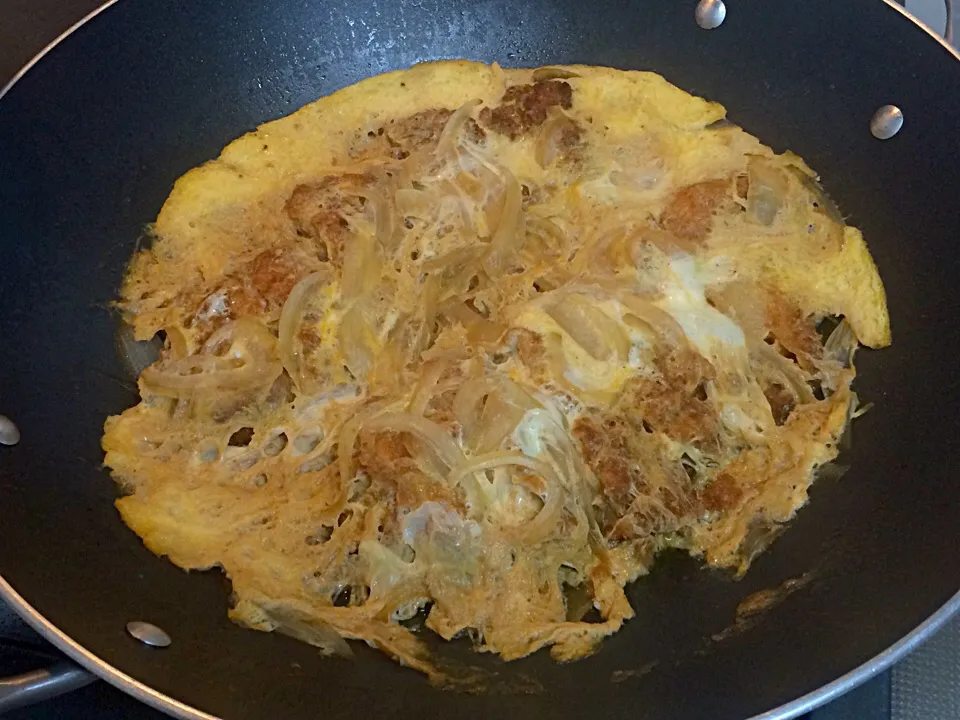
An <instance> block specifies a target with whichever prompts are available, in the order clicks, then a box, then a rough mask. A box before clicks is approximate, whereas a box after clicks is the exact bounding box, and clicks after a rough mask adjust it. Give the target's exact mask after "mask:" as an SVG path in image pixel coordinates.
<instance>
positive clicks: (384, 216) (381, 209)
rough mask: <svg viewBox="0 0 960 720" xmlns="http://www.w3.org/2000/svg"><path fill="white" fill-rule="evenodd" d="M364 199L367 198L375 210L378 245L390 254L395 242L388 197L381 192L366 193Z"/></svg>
mask: <svg viewBox="0 0 960 720" xmlns="http://www.w3.org/2000/svg"><path fill="white" fill-rule="evenodd" d="M363 197H364V198H366V200H367V202H368V203H369V204H370V207H371V208H372V209H373V217H374V226H375V236H376V241H377V244H379V245H380V247H382V248H383V249H384V250H386V251H388V252H389V251H391V250H393V249H394V247H395V243H394V241H393V229H394V224H393V212H392V211H391V209H390V204H389V203H388V202H387V199H386V197H384V195H383V194H382V193H379V192H372V191H369V192H365V193H364V194H363Z"/></svg>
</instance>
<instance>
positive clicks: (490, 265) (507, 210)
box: [483, 169, 524, 274]
mask: <svg viewBox="0 0 960 720" xmlns="http://www.w3.org/2000/svg"><path fill="white" fill-rule="evenodd" d="M503 176H504V188H503V195H504V197H503V210H502V211H501V213H500V222H499V223H498V224H497V230H496V232H495V233H494V234H493V238H491V240H490V251H489V253H488V254H487V257H486V259H485V260H484V263H483V264H484V267H486V268H487V270H488V271H489V272H491V274H499V273H501V272H503V271H504V270H507V269H508V268H507V267H506V264H507V262H508V261H509V259H510V258H511V257H512V256H513V255H514V254H515V253H516V252H517V251H518V250H519V246H520V244H521V242H522V239H523V236H522V232H523V227H524V223H523V220H524V218H523V192H522V191H521V189H520V183H519V182H517V178H515V177H514V175H513V173H512V172H510V171H509V170H506V169H504V170H503Z"/></svg>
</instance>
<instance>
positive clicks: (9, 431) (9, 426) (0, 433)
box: [0, 415, 20, 445]
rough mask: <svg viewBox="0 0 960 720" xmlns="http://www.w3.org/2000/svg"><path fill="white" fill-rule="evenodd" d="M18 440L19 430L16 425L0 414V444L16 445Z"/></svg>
mask: <svg viewBox="0 0 960 720" xmlns="http://www.w3.org/2000/svg"><path fill="white" fill-rule="evenodd" d="M18 442H20V431H19V430H18V429H17V426H16V425H14V424H13V420H11V419H10V418H8V417H7V416H6V415H0V445H16V444H17V443H18Z"/></svg>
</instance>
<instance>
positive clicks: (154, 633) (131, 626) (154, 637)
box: [127, 620, 173, 648]
mask: <svg viewBox="0 0 960 720" xmlns="http://www.w3.org/2000/svg"><path fill="white" fill-rule="evenodd" d="M127 632H128V633H130V634H131V635H132V636H133V637H135V638H136V639H137V640H139V641H140V642H142V643H143V644H144V645H149V646H150V647H158V648H165V647H168V646H169V645H170V643H171V642H173V641H172V640H171V639H170V636H169V635H167V634H166V633H165V632H164V631H163V630H161V629H160V628H158V627H157V626H156V625H151V624H150V623H148V622H143V621H142V620H134V621H133V622H128V623H127Z"/></svg>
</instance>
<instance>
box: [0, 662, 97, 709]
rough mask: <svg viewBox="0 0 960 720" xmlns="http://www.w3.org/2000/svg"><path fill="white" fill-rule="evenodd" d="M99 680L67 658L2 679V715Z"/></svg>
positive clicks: (0, 682) (0, 690)
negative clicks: (48, 665)
mask: <svg viewBox="0 0 960 720" xmlns="http://www.w3.org/2000/svg"><path fill="white" fill-rule="evenodd" d="M96 679H97V678H96V676H95V675H93V674H92V673H89V672H87V671H86V670H84V669H83V668H82V667H80V666H79V665H77V664H75V663H72V662H70V661H68V660H61V661H58V662H56V663H54V664H53V665H51V666H50V667H46V668H41V669H39V670H32V671H31V672H26V673H23V674H22V675H14V676H13V677H8V678H0V715H3V714H4V713H5V712H7V711H9V710H14V709H16V708H19V707H24V706H26V705H32V704H33V703H37V702H40V701H42V700H49V699H50V698H53V697H56V696H57V695H63V694H64V693H68V692H71V691H72V690H77V689H79V688H82V687H83V686H84V685H89V684H90V683H92V682H93V681H94V680H96Z"/></svg>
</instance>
